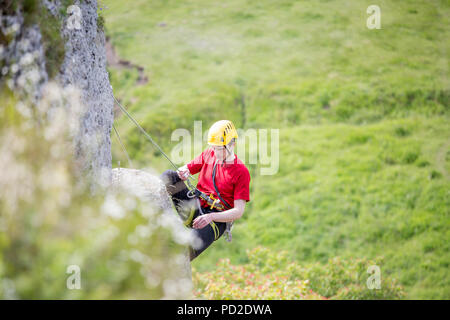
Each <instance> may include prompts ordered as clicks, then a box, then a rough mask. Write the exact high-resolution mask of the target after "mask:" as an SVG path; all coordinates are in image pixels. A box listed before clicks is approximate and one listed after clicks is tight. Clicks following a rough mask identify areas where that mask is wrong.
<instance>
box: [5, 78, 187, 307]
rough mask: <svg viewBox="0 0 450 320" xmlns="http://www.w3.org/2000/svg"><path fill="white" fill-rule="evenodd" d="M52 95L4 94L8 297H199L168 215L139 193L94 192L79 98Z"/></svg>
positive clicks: (59, 91) (60, 93)
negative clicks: (77, 131) (86, 168)
mask: <svg viewBox="0 0 450 320" xmlns="http://www.w3.org/2000/svg"><path fill="white" fill-rule="evenodd" d="M52 90H54V91H53V92H51V93H50V95H49V96H47V95H44V97H43V100H42V101H41V102H40V103H39V104H38V105H31V104H27V103H26V102H24V101H17V100H16V98H15V95H14V94H13V93H12V92H10V91H9V90H7V89H5V88H3V89H2V90H0V100H1V101H2V107H1V108H0V156H1V159H2V161H1V163H0V169H1V171H2V174H1V175H0V189H1V190H2V192H1V194H0V298H2V299H160V298H172V299H175V298H189V297H190V296H191V287H192V285H191V280H190V279H189V278H186V277H185V276H183V273H182V272H180V270H181V271H182V270H183V268H185V267H186V266H185V264H184V261H186V259H187V255H186V248H185V246H183V245H181V244H179V243H178V242H177V241H175V240H174V238H173V233H172V228H171V225H170V224H168V223H167V221H165V220H164V219H163V215H164V213H163V212H162V211H160V210H158V208H157V207H154V205H153V204H151V203H145V202H143V201H141V200H140V199H139V198H137V197H134V196H133V195H130V194H123V193H116V192H114V190H110V189H99V188H97V189H96V190H97V191H96V192H95V193H91V192H90V190H91V188H90V187H91V186H92V183H93V182H92V181H88V179H86V177H84V176H82V175H80V170H79V169H80V168H79V163H78V162H76V161H75V159H74V154H73V152H70V150H72V144H73V136H72V134H73V132H72V133H70V132H69V130H68V129H69V127H70V125H75V124H76V123H77V122H79V121H81V118H80V119H78V118H75V117H73V116H72V115H71V113H70V112H72V111H73V110H76V108H77V107H78V106H76V103H77V101H78V100H77V99H76V98H75V97H74V96H71V95H66V93H65V91H64V90H63V89H58V87H55V86H54V87H52ZM50 109H51V112H49V110H50ZM26 110H33V111H32V112H25V111H26ZM67 110H69V111H67ZM166 214H167V213H166ZM163 220H164V221H165V222H164V221H163ZM73 265H75V266H77V268H79V270H80V273H79V274H76V273H74V271H71V269H70V266H73ZM184 274H185V273H184ZM77 275H79V280H80V285H81V288H79V289H77V288H74V287H73V285H74V284H76V283H77V281H76V279H77V277H76V276H77ZM185 275H186V274H185Z"/></svg>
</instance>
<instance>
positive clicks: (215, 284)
mask: <svg viewBox="0 0 450 320" xmlns="http://www.w3.org/2000/svg"><path fill="white" fill-rule="evenodd" d="M247 256H248V262H247V263H246V264H244V265H239V266H234V265H232V264H231V263H230V259H228V258H224V259H221V260H219V262H218V263H217V267H216V268H215V269H214V271H210V272H203V273H201V272H196V270H194V284H195V287H196V292H195V295H196V296H197V298H203V299H205V298H206V299H283V300H284V299H291V300H292V299H299V300H312V299H400V298H402V297H403V296H404V292H403V289H402V287H401V286H400V285H399V284H398V282H397V281H396V280H394V279H392V278H391V277H390V276H387V277H384V275H383V274H381V273H380V285H379V288H378V289H376V288H372V289H369V287H368V284H367V282H368V279H369V277H370V276H371V274H372V273H370V274H369V273H368V268H369V267H370V266H378V267H379V268H380V270H383V262H382V258H377V259H376V260H373V261H370V260H367V259H348V260H345V259H341V258H339V257H334V258H332V259H330V260H329V261H328V262H327V263H325V264H320V263H313V264H306V265H301V264H299V263H296V262H292V261H290V260H289V259H288V252H287V251H278V252H275V251H272V250H269V249H267V248H264V247H260V246H258V247H256V248H254V249H252V250H247Z"/></svg>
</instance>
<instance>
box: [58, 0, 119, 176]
mask: <svg viewBox="0 0 450 320" xmlns="http://www.w3.org/2000/svg"><path fill="white" fill-rule="evenodd" d="M78 6H79V8H80V11H79V12H80V13H81V19H80V28H76V26H75V27H73V26H72V27H68V26H70V24H68V20H67V19H65V21H64V24H63V28H62V32H61V33H62V36H63V37H64V38H66V39H67V42H66V45H65V59H64V62H63V63H62V66H61V69H60V75H59V78H60V82H61V83H62V84H63V86H67V85H70V84H72V85H75V86H76V87H77V88H79V89H80V90H81V93H82V97H81V98H82V102H84V104H85V105H86V107H87V112H86V114H85V116H84V118H83V119H82V122H81V124H80V125H81V130H80V136H79V137H77V138H76V150H75V156H76V158H78V159H86V160H85V161H84V169H86V170H88V172H92V176H93V178H94V179H95V180H97V181H99V179H100V182H101V183H106V184H108V183H109V181H110V179H111V176H110V172H111V139H110V132H111V128H112V123H113V107H114V100H113V96H112V89H111V85H110V82H109V78H108V72H107V70H106V52H105V34H104V32H103V31H102V30H99V29H98V26H97V19H98V16H97V1H93V0H84V1H82V2H81V3H79V4H78ZM74 14H75V13H74ZM92 141H94V142H95V143H94V145H91V143H92Z"/></svg>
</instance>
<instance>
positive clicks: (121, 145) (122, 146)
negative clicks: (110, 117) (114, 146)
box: [113, 123, 133, 168]
mask: <svg viewBox="0 0 450 320" xmlns="http://www.w3.org/2000/svg"><path fill="white" fill-rule="evenodd" d="M113 129H114V132H115V133H116V136H117V139H118V140H119V144H120V147H121V148H122V151H123V152H124V153H125V156H126V157H127V159H128V163H129V165H130V168H133V164H132V163H131V159H130V156H129V155H128V152H127V150H126V149H125V146H124V145H123V143H122V139H120V135H119V132H117V129H116V126H115V125H114V123H113Z"/></svg>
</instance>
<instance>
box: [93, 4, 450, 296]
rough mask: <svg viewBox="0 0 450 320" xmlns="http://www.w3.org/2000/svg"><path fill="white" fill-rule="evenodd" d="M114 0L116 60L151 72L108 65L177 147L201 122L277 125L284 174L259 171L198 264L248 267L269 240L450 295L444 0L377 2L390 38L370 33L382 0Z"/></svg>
mask: <svg viewBox="0 0 450 320" xmlns="http://www.w3.org/2000/svg"><path fill="white" fill-rule="evenodd" d="M102 4H103V5H105V6H106V8H103V9H102V10H101V11H99V13H101V15H102V16H103V17H104V18H105V28H106V33H107V35H109V36H110V37H111V41H112V43H113V45H114V46H115V49H116V52H117V54H118V55H119V56H120V57H121V58H122V59H126V60H129V61H131V62H132V63H134V64H137V65H140V66H142V67H144V69H145V74H146V75H147V77H148V79H149V82H148V83H147V84H145V85H136V79H137V77H138V73H137V71H131V70H126V69H115V68H110V69H109V72H110V77H111V82H112V85H113V88H114V92H115V95H116V97H118V98H120V99H121V101H122V102H123V104H124V105H125V106H126V107H127V108H128V109H129V111H130V112H131V113H132V114H133V115H134V116H135V118H136V119H137V120H138V121H139V122H140V123H141V125H142V126H143V127H144V128H145V129H146V130H148V132H149V133H150V134H151V135H152V136H153V137H154V138H155V140H157V141H158V143H160V145H161V146H162V147H163V148H164V150H166V151H167V152H168V153H169V154H170V151H171V149H172V148H173V147H174V145H175V144H176V143H175V142H171V141H170V137H171V133H172V132H173V131H174V130H175V129H177V128H186V129H188V130H190V131H192V130H193V124H194V121H195V120H199V121H203V130H205V131H206V130H207V128H208V127H209V126H210V125H211V124H212V123H213V122H215V121H216V120H218V119H230V120H232V121H234V123H235V124H236V126H237V127H238V128H241V129H243V130H247V129H253V128H254V129H258V128H267V129H271V128H273V129H279V130H280V144H279V154H280V163H279V171H278V173H277V174H276V175H272V176H263V175H261V174H260V168H261V165H259V164H256V165H248V167H249V169H250V172H251V174H252V183H251V199H252V201H251V202H249V203H248V206H247V210H246V212H245V214H244V217H243V218H242V219H241V220H239V221H237V222H236V223H235V228H234V232H233V242H232V243H231V244H229V243H227V242H225V241H224V240H223V239H220V240H219V241H218V242H216V243H215V244H214V245H213V246H212V247H211V248H210V249H208V251H207V252H205V253H203V254H202V255H201V256H200V257H199V258H198V259H196V260H195V261H194V263H193V265H194V267H195V268H196V270H199V271H206V270H212V269H214V268H215V264H216V262H217V260H218V259H219V258H221V257H228V258H230V259H231V261H232V262H233V263H245V262H246V259H247V258H246V254H245V249H251V248H254V247H256V246H258V245H263V246H266V247H269V248H272V249H285V250H288V251H289V253H290V254H291V257H292V258H293V259H295V260H296V261H298V262H299V263H301V262H314V261H320V262H326V261H327V260H328V259H329V258H332V257H335V256H341V257H344V258H350V257H355V258H361V257H365V258H368V259H372V258H374V257H378V256H383V257H384V258H385V259H384V265H383V266H381V272H382V276H383V273H384V274H389V275H391V276H393V277H394V278H396V279H398V280H399V281H400V283H401V284H402V285H404V287H405V291H406V294H407V298H419V299H420V298H445V299H449V298H450V272H449V262H450V254H449V252H450V250H449V244H448V243H449V242H450V228H449V226H450V210H449V208H450V200H449V199H450V196H449V193H450V191H449V190H450V126H449V119H450V117H449V109H450V108H449V100H450V99H449V98H450V91H449V89H450V88H449V79H448V74H449V69H448V51H449V50H448V49H449V46H450V42H449V41H447V40H446V39H448V38H449V36H450V34H449V33H450V29H449V28H448V25H449V17H450V4H449V2H448V1H425V0H423V1H404V0H403V1H400V0H397V1H377V3H376V4H377V5H379V6H380V8H381V29H379V30H369V29H368V28H367V27H366V19H367V18H368V16H369V15H368V14H367V13H366V9H367V7H368V6H369V5H370V4H373V3H372V2H370V1H333V0H328V1H325V0H322V1H281V0H280V1H276V2H275V1H267V0H264V1H261V0H260V1H237V0H230V1H227V2H223V1H143V0H141V1H133V2H132V3H131V2H130V3H128V2H124V1H118V0H105V1H103V2H102ZM116 125H117V128H118V129H119V131H120V132H121V135H122V138H123V139H124V142H125V144H126V145H127V149H128V151H129V152H130V155H131V157H132V159H133V161H134V163H135V166H137V167H152V168H155V169H156V170H159V171H160V172H162V171H163V170H165V169H167V168H169V164H168V163H167V162H166V161H165V159H164V158H162V157H161V156H160V155H159V154H158V153H157V152H156V151H155V150H154V149H153V148H152V146H151V145H150V143H149V142H148V141H146V140H145V138H144V137H142V136H140V135H139V133H138V131H137V130H136V129H134V128H133V126H132V124H131V123H130V122H129V121H127V120H126V119H125V118H123V117H121V118H119V119H117V120H116ZM112 139H113V166H114V167H115V166H116V165H117V161H118V160H120V161H121V164H122V166H125V165H124V164H125V163H126V161H125V157H124V155H123V154H122V153H121V150H120V147H119V145H118V143H117V140H115V138H114V137H112ZM204 146H205V147H206V144H205V145H204ZM180 165H182V164H181V163H180Z"/></svg>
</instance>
